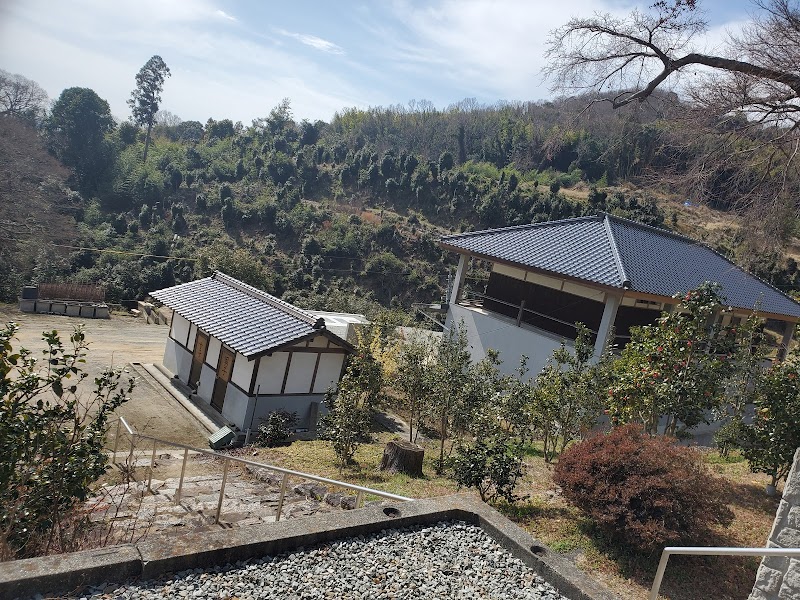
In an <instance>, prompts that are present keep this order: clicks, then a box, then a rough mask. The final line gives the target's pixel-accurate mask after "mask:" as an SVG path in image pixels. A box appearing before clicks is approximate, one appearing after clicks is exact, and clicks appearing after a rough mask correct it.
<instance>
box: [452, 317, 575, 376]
mask: <svg viewBox="0 0 800 600" xmlns="http://www.w3.org/2000/svg"><path fill="white" fill-rule="evenodd" d="M462 320H463V322H464V326H465V327H466V330H467V342H468V344H469V351H470V354H471V355H472V360H473V361H479V360H481V359H482V358H484V357H485V356H486V353H487V351H488V350H490V349H494V350H497V351H499V352H500V359H501V360H502V361H503V362H502V364H501V365H500V370H501V371H503V372H504V373H506V374H509V375H513V374H514V371H515V369H517V368H518V367H519V361H520V357H521V356H522V355H525V356H527V357H528V369H529V371H528V375H529V376H536V375H537V374H538V373H539V372H540V371H541V370H542V368H543V367H544V366H545V364H546V363H547V359H548V358H550V356H551V355H552V354H553V350H555V349H556V348H559V347H560V346H561V339H560V338H558V337H557V336H555V335H553V334H550V333H546V332H542V331H541V330H533V329H532V328H528V327H525V326H523V327H517V326H516V322H515V321H514V320H513V319H510V318H507V317H502V316H501V315H494V314H491V315H490V314H489V313H487V312H485V311H483V310H480V309H469V308H466V307H463V306H458V305H456V304H451V305H450V306H449V310H448V312H447V319H446V320H445V326H447V327H452V326H453V324H454V323H455V324H458V323H460V322H461V321H462ZM572 343H573V342H572V340H567V345H568V346H572Z"/></svg>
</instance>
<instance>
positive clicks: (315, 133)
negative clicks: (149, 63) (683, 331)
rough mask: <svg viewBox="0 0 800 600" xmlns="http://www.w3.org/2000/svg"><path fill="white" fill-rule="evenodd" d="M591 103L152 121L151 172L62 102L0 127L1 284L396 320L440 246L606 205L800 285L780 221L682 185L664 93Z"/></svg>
mask: <svg viewBox="0 0 800 600" xmlns="http://www.w3.org/2000/svg"><path fill="white" fill-rule="evenodd" d="M586 106H587V101H586V99H584V98H570V99H563V100H559V101H554V102H540V103H524V104H500V105H496V106H480V105H478V104H477V103H475V102H474V101H469V100H466V101H463V102H460V103H458V104H456V105H453V106H451V107H449V108H447V109H445V110H437V109H435V108H434V107H433V106H431V105H430V104H429V103H425V102H421V103H414V102H412V103H410V104H409V105H408V106H394V107H389V108H376V109H370V110H358V109H347V110H343V111H341V112H340V113H338V114H337V115H336V116H335V117H334V118H333V119H332V120H331V122H330V123H324V122H321V121H317V122H309V121H301V122H296V121H295V120H294V118H293V115H292V112H291V106H290V102H289V100H285V101H284V102H282V103H281V104H280V105H279V106H277V107H275V108H274V109H273V110H272V111H271V112H270V113H269V114H268V115H267V116H266V117H264V118H261V119H256V120H255V121H253V123H252V124H251V125H250V126H243V125H242V124H241V123H233V122H232V121H230V120H219V121H214V120H208V121H207V122H206V123H200V122H197V121H181V120H180V119H179V118H177V117H175V116H174V115H171V114H170V113H158V114H156V118H155V121H154V125H153V127H152V141H151V142H150V143H149V148H148V151H147V156H146V160H145V159H144V155H145V145H146V144H147V141H146V132H145V129H144V128H140V127H138V126H137V125H134V124H133V123H130V122H124V123H121V124H115V123H114V122H113V121H112V120H111V119H110V113H109V112H108V105H107V104H106V103H105V101H104V100H102V99H100V98H99V97H97V96H96V94H94V92H92V91H91V90H87V89H85V88H70V89H68V90H65V91H64V93H62V95H61V97H59V99H58V100H57V101H56V102H55V103H54V105H53V109H52V111H51V113H50V115H49V116H47V117H45V118H41V117H36V116H35V115H34V116H31V115H6V116H3V117H0V126H2V128H3V130H2V133H1V134H0V140H2V143H1V144H0V168H1V169H2V176H1V177H0V186H2V189H0V194H2V197H3V202H2V207H0V208H1V209H2V210H3V212H2V213H0V227H2V237H3V239H2V240H0V244H1V245H0V252H1V253H2V257H3V259H2V265H1V266H0V289H1V290H2V294H3V296H4V299H5V300H9V301H12V300H13V299H14V298H15V296H16V294H17V293H18V292H17V291H18V289H19V286H21V285H22V284H23V283H26V282H37V281H39V282H41V281H53V280H71V281H74V282H99V283H102V284H104V285H106V286H107V289H108V299H109V301H112V302H121V301H124V300H134V299H140V298H143V297H144V296H145V295H146V294H147V293H148V292H149V291H151V290H154V289H158V288H161V287H165V286H169V285H173V284H175V283H179V282H183V281H188V280H191V279H193V278H195V277H200V276H204V275H207V274H209V273H210V272H211V271H212V270H213V269H222V270H224V271H226V272H228V273H230V274H231V275H233V276H235V277H238V278H241V279H243V280H245V281H248V282H250V283H252V284H254V285H257V286H259V287H261V288H263V289H265V290H267V291H270V292H272V293H275V294H277V295H282V296H284V297H285V298H287V299H288V300H290V301H292V302H296V303H298V304H299V305H303V306H308V307H314V308H323V307H324V308H326V309H329V310H347V311H362V312H368V313H370V312H372V311H373V310H374V309H375V308H376V307H377V306H378V305H382V306H385V307H386V306H398V307H405V308H408V307H410V305H411V303H412V302H430V301H438V300H439V299H441V297H442V294H443V291H444V289H445V288H446V285H447V278H448V275H449V274H450V273H451V272H452V270H453V268H454V263H453V258H452V257H450V256H447V255H446V254H443V253H442V252H441V251H440V250H439V249H438V246H437V239H438V236H439V235H440V234H442V233H445V232H450V231H465V230H470V229H480V228H488V227H501V226H507V225H517V224H523V223H530V222H535V221H545V220H552V219H559V218H566V217H572V216H577V215H582V214H588V213H593V212H596V211H600V210H603V211H609V212H612V213H614V214H618V215H621V216H625V217H629V218H633V219H637V220H640V221H643V222H645V223H648V224H651V225H656V226H660V227H669V228H677V229H679V230H682V231H684V232H689V233H691V234H693V235H700V236H703V237H705V238H706V240H707V242H708V243H710V244H711V245H714V246H716V247H717V248H718V249H719V250H720V251H722V252H724V253H726V254H729V255H732V256H734V257H735V258H736V259H737V260H739V261H740V262H743V263H745V264H746V265H747V266H749V267H750V268H751V269H753V270H755V271H756V272H757V273H758V274H760V275H762V276H764V277H766V278H768V279H769V280H770V281H772V282H773V283H775V284H776V285H779V286H780V287H782V288H784V289H791V288H793V287H795V286H796V285H797V284H798V280H797V273H796V263H795V262H794V261H793V260H792V259H789V260H788V262H787V261H786V259H785V258H784V254H783V250H784V246H786V244H788V243H789V242H791V239H792V236H793V234H794V225H795V221H794V218H791V219H788V220H787V219H783V220H782V221H781V223H782V225H781V227H782V229H781V230H780V231H777V232H776V230H775V229H770V230H768V231H764V230H761V231H759V230H757V229H756V228H745V229H744V230H742V229H740V228H738V227H737V226H736V214H735V213H734V212H733V210H732V209H734V208H736V206H735V205H736V202H735V198H731V197H727V196H726V195H725V193H724V188H723V187H722V186H720V187H719V190H718V191H717V192H715V187H714V185H713V178H712V179H711V180H709V181H711V185H706V186H704V187H702V188H700V187H692V186H691V185H688V184H687V183H686V181H685V180H684V179H682V175H684V174H685V173H686V171H687V170H688V169H689V168H690V167H689V166H690V163H691V160H692V158H693V153H694V154H697V153H700V152H702V151H703V148H704V143H705V141H704V140H703V139H698V138H695V139H691V140H687V139H686V138H685V136H684V135H683V134H682V133H681V131H680V129H678V128H677V127H675V126H674V123H673V121H672V119H671V115H672V114H673V113H674V111H676V110H680V102H679V101H678V100H677V98H675V97H666V96H665V97H656V98H654V99H652V100H651V101H650V102H648V103H646V104H641V105H636V106H634V105H631V106H629V107H626V108H625V109H622V110H619V111H612V110H611V109H610V108H607V107H605V106H604V105H595V106H593V107H592V108H591V109H590V110H583V109H585V108H586ZM92 136H94V137H92ZM76 148H77V149H78V150H80V151H79V152H76V151H75V150H76ZM48 149H49V151H50V154H48V153H47V151H48ZM53 156H55V157H59V158H60V159H61V160H62V162H63V163H65V165H67V167H69V170H68V169H67V168H65V167H64V166H62V165H61V164H59V163H58V161H56V160H55V159H54V158H53ZM720 169H721V170H720V174H719V177H720V178H724V177H725V174H724V167H720ZM687 198H688V199H689V201H690V202H691V203H694V204H698V203H704V202H705V203H707V204H709V205H710V206H712V207H713V208H716V209H720V210H724V211H729V212H728V213H727V215H725V217H724V218H723V219H722V221H723V223H725V226H724V227H722V228H716V229H714V230H713V231H710V230H709V231H705V230H704V228H703V226H702V225H703V224H702V219H698V218H697V216H695V217H694V218H693V219H687V218H685V217H686V214H685V212H686V211H685V210H684V209H683V207H682V205H683V201H684V200H685V199H687ZM670 199H671V202H670ZM676 200H679V202H676ZM686 210H688V209H686ZM742 231H745V233H742Z"/></svg>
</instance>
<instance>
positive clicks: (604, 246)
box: [442, 215, 800, 317]
mask: <svg viewBox="0 0 800 600" xmlns="http://www.w3.org/2000/svg"><path fill="white" fill-rule="evenodd" d="M442 244H443V245H444V246H445V247H446V248H450V249H453V250H456V251H457V252H466V253H470V254H475V255H479V256H483V257H486V258H487V259H489V260H492V259H497V260H502V261H504V262H509V263H514V264H518V265H520V266H522V267H528V268H531V269H535V270H539V271H546V272H550V273H554V274H557V275H565V276H568V277H574V278H577V279H582V280H584V281H587V282H593V283H597V284H602V285H606V286H611V287H617V288H626V289H631V290H634V291H638V292H642V293H647V294H654V295H657V296H666V297H669V296H672V295H674V294H678V293H682V292H686V291H688V290H691V289H694V288H696V287H697V286H698V285H700V284H701V283H703V282H705V281H715V282H718V283H719V284H720V285H721V286H722V294H723V296H724V297H725V298H726V302H727V303H728V304H730V305H731V306H734V307H737V308H744V309H752V308H753V307H754V306H755V305H756V304H757V303H759V304H760V310H762V311H765V312H769V313H775V314H779V315H787V316H793V317H800V304H798V303H797V302H795V301H794V300H793V299H791V298H789V297H788V296H787V295H786V294H784V293H782V292H781V291H779V290H777V289H776V288H774V287H772V286H770V285H769V284H767V283H765V282H764V281H762V280H760V279H758V278H757V277H755V276H753V275H751V274H749V273H747V272H746V271H744V270H743V269H741V268H740V267H738V266H736V265H735V264H734V263H732V262H731V261H729V260H728V259H726V258H725V257H723V256H721V255H720V254H718V253H716V252H715V251H713V250H711V249H710V248H708V247H707V246H704V245H703V244H701V243H700V242H697V241H695V240H692V239H690V238H687V237H684V236H681V235H677V234H674V233H671V232H668V231H665V230H663V229H657V228H655V227H650V226H647V225H642V224H640V223H636V222H634V221H629V220H627V219H621V218H619V217H614V216H611V215H597V216H591V217H579V218H576V219H564V220H561V221H550V222H547V223H535V224H532V225H522V226H518V227H506V228H503V229H490V230H487V231H476V232H470V233H463V234H459V235H451V236H445V237H443V238H442Z"/></svg>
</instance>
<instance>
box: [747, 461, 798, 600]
mask: <svg viewBox="0 0 800 600" xmlns="http://www.w3.org/2000/svg"><path fill="white" fill-rule="evenodd" d="M767 547H769V548H800V448H798V449H797V452H796V453H795V455H794V464H793V466H792V470H791V471H790V472H789V476H788V477H787V478H786V485H785V486H784V489H783V497H782V498H781V503H780V506H778V512H777V513H776V515H775V522H774V523H773V525H772V532H771V533H770V535H769V540H768V541H767ZM791 598H800V560H798V559H796V558H789V557H788V556H767V557H765V558H764V560H762V561H761V567H759V569H758V575H757V576H756V584H755V586H754V587H753V591H752V593H751V594H750V598H749V600H789V599H791Z"/></svg>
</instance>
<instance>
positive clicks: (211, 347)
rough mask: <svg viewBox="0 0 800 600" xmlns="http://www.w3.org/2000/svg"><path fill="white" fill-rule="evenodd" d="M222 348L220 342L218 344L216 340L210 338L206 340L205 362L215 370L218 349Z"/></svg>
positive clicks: (217, 361)
mask: <svg viewBox="0 0 800 600" xmlns="http://www.w3.org/2000/svg"><path fill="white" fill-rule="evenodd" d="M221 347H222V342H220V341H219V340H218V339H217V338H215V337H211V338H209V339H208V352H207V353H206V362H207V363H208V364H209V365H211V366H212V367H214V369H216V368H217V363H219V349H220V348H221Z"/></svg>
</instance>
